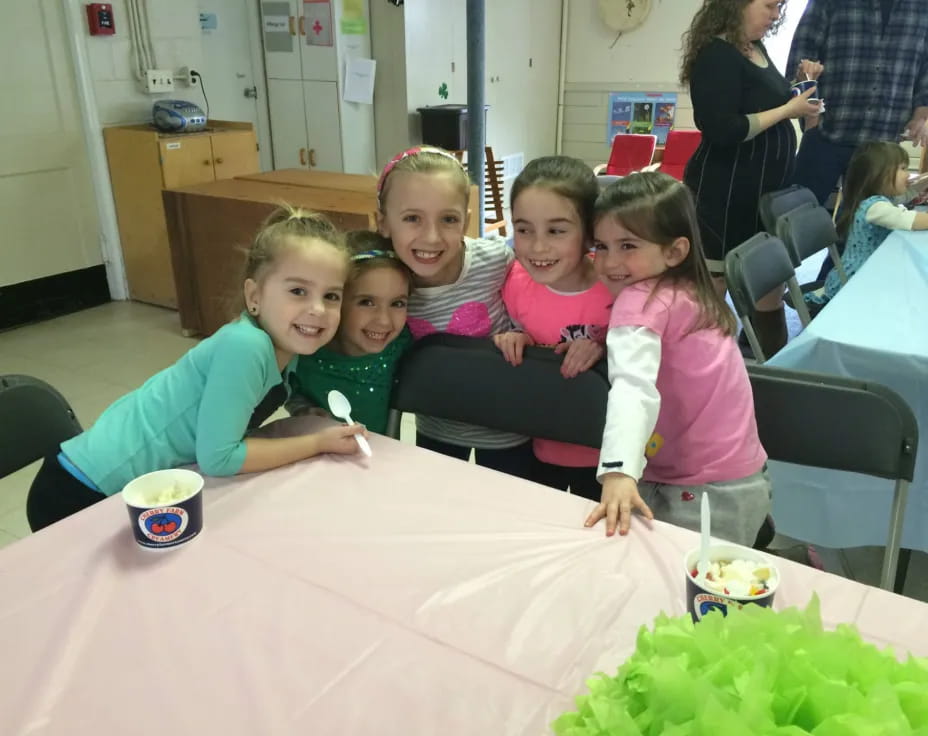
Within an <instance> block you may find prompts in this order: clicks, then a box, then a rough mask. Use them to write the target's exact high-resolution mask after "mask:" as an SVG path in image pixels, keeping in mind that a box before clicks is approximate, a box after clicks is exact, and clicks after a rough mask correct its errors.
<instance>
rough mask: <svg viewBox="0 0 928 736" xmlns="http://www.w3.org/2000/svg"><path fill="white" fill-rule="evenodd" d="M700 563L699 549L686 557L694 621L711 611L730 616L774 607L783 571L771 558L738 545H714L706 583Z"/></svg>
mask: <svg viewBox="0 0 928 736" xmlns="http://www.w3.org/2000/svg"><path fill="white" fill-rule="evenodd" d="M698 560H699V548H698V547H697V548H696V549H693V550H690V552H688V553H687V554H686V555H685V556H684V558H683V566H684V574H685V575H686V610H687V611H688V612H689V614H690V615H691V616H692V617H693V621H694V622H698V621H700V619H702V618H703V616H705V615H706V614H707V613H709V612H710V611H720V612H721V613H722V615H723V616H727V615H728V611H729V609H731V608H735V609H740V608H743V607H744V606H745V605H747V604H750V603H753V604H754V605H758V606H764V607H769V606H771V605H773V596H774V593H776V590H777V586H778V585H779V583H780V571H779V570H778V569H777V567H776V565H774V564H773V562H772V561H771V559H770V558H769V557H768V556H767V555H765V554H762V553H760V552H758V551H757V550H755V549H751V548H750V547H741V546H740V545H737V544H725V543H719V544H712V545H711V546H710V547H709V570H708V571H707V573H706V578H705V580H701V579H700V578H699V575H698V573H697V571H696V563H697V562H698Z"/></svg>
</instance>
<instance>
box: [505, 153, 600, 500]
mask: <svg viewBox="0 0 928 736" xmlns="http://www.w3.org/2000/svg"><path fill="white" fill-rule="evenodd" d="M598 194H599V185H598V184H597V183H596V176H595V175H594V174H593V170H592V169H591V168H590V167H589V166H587V165H586V164H585V163H583V162H582V161H580V160H579V159H575V158H568V157H567V156H545V157H543V158H537V159H535V160H534V161H531V162H530V163H529V165H528V166H526V167H525V169H524V170H523V171H522V173H521V174H519V176H518V177H517V178H516V180H515V183H514V184H513V185H512V192H511V194H510V197H509V201H510V202H511V204H512V224H513V227H514V228H515V248H514V249H515V253H516V263H515V264H513V267H512V269H511V270H510V271H509V275H508V276H507V278H506V283H505V284H504V285H503V302H504V303H505V305H506V311H507V312H509V317H510V319H512V322H513V324H514V325H515V326H516V330H517V331H513V332H504V333H502V334H498V335H495V336H494V337H493V340H494V342H495V343H496V345H497V347H499V349H500V350H502V352H503V355H504V356H505V358H506V360H508V361H509V362H510V363H512V364H513V365H519V363H521V362H522V351H523V348H524V347H525V346H526V345H541V346H546V347H552V348H554V351H555V352H556V353H560V354H563V355H564V362H563V364H562V366H561V374H562V375H563V376H564V379H565V380H570V379H571V378H573V377H574V376H576V375H577V374H578V373H580V372H581V371H585V370H587V369H588V368H590V367H591V366H592V365H594V364H595V363H596V362H597V361H599V360H600V359H601V358H602V357H603V353H604V348H603V340H604V338H605V334H606V326H607V325H608V323H609V308H610V307H611V306H612V299H613V297H612V294H611V293H610V292H609V289H607V288H606V286H605V285H604V284H603V283H602V282H601V281H600V280H599V279H598V278H597V276H596V270H595V269H594V267H593V261H592V260H591V259H590V257H589V250H590V246H591V244H592V222H593V205H594V204H595V203H596V197H597V195H598ZM532 450H533V452H534V454H535V459H536V462H535V465H534V468H533V471H532V476H531V477H532V480H534V481H536V482H537V483H543V484H545V485H547V486H551V487H552V488H558V489H560V490H562V491H566V490H568V488H569V489H570V491H571V492H572V493H575V494H577V495H580V496H583V497H585V498H589V499H591V500H594V501H598V500H599V498H600V495H601V493H600V492H601V489H600V486H599V481H598V480H597V479H596V467H597V464H598V462H599V450H596V449H593V448H591V447H582V446H580V445H571V444H567V443H565V442H554V441H553V440H545V439H535V440H533V441H532Z"/></svg>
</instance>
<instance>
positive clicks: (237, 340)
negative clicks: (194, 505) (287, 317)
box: [61, 315, 296, 496]
mask: <svg viewBox="0 0 928 736" xmlns="http://www.w3.org/2000/svg"><path fill="white" fill-rule="evenodd" d="M295 365H296V359H295V358H294V360H292V361H291V362H290V363H289V364H288V365H287V366H286V368H285V369H284V371H283V374H281V371H280V370H279V368H278V366H277V357H276V355H275V353H274V345H273V343H272V342H271V338H270V336H269V335H268V334H267V333H266V332H265V331H264V330H262V329H261V328H260V327H258V326H256V325H255V324H254V322H252V320H251V318H249V317H248V316H247V315H242V316H241V317H240V318H239V319H238V320H237V321H235V322H232V323H230V324H228V325H225V326H224V327H223V328H221V329H220V330H219V331H218V332H217V333H216V334H215V335H213V336H212V337H209V338H207V339H206V340H203V341H202V342H201V343H200V344H199V345H197V346H196V347H194V348H192V349H191V350H189V351H188V352H187V353H186V354H185V355H184V356H183V357H182V358H181V359H180V360H178V361H177V362H176V363H175V364H174V365H172V366H171V367H169V368H166V369H165V370H163V371H161V372H160V373H157V374H155V375H154V376H152V377H151V378H150V379H148V380H147V381H146V382H145V383H144V384H143V385H142V386H140V387H139V388H137V389H136V390H135V391H132V392H131V393H129V394H126V395H125V396H123V397H122V398H121V399H119V400H118V401H116V402H115V403H114V404H113V405H112V406H110V407H109V408H108V409H107V410H106V411H105V412H103V414H102V415H100V418H99V419H97V421H96V422H95V423H94V425H93V426H92V427H91V428H90V429H88V430H87V431H85V432H83V433H81V434H79V435H78V436H77V437H74V438H72V439H70V440H68V441H66V442H63V443H62V445H61V450H62V452H63V453H64V454H65V456H66V457H67V458H68V459H69V460H70V461H71V462H72V463H73V464H74V465H75V466H76V467H77V468H78V469H79V470H81V471H82V472H83V473H84V474H85V475H86V476H87V477H88V478H89V479H90V480H91V481H93V483H94V484H95V485H96V486H97V488H98V489H99V490H100V491H101V492H102V493H104V494H105V495H107V496H111V495H113V494H114V493H118V492H119V491H120V490H122V488H123V486H124V485H125V484H126V483H128V482H129V481H130V480H132V479H133V478H136V477H138V476H139V475H142V474H144V473H149V472H152V471H154V470H161V469H164V468H173V467H177V466H178V465H187V464H190V463H194V462H195V463H197V464H198V465H199V466H200V469H201V470H202V471H203V472H204V473H206V474H207V475H234V474H235V473H237V472H239V470H241V467H242V464H243V463H244V462H245V453H246V447H245V441H244V438H245V432H246V431H247V429H248V423H249V420H250V419H251V416H252V413H253V412H254V410H255V408H256V407H257V406H258V404H259V403H260V402H261V400H262V399H263V398H264V397H265V396H266V395H267V393H268V392H269V391H270V390H271V389H272V388H273V387H274V386H277V385H278V384H280V383H284V385H285V386H286V387H287V390H288V391H289V386H288V382H287V381H286V380H285V378H286V377H287V376H288V374H289V373H290V372H291V371H292V370H293V368H294V367H295Z"/></svg>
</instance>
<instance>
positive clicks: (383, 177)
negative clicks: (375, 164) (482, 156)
mask: <svg viewBox="0 0 928 736" xmlns="http://www.w3.org/2000/svg"><path fill="white" fill-rule="evenodd" d="M420 153H437V154H438V155H439V156H444V157H445V158H450V159H451V160H452V161H454V162H455V163H456V164H457V165H458V166H460V167H461V168H462V169H464V164H462V163H461V162H460V161H459V160H458V157H457V156H455V155H454V154H452V153H448V152H447V151H446V150H444V149H443V148H436V147H435V146H413V147H412V148H407V149H406V150H405V151H403V152H402V153H398V154H396V155H395V156H394V157H393V158H391V159H390V161H389V162H388V163H387V165H386V166H384V167H383V172H382V173H381V174H380V178H379V179H378V180H377V199H378V200H379V199H380V195H381V193H382V192H383V185H384V183H385V182H386V181H387V176H388V175H389V173H390V172H391V171H393V168H394V167H395V166H396V165H397V164H398V163H399V162H400V161H402V160H403V159H404V158H409V157H410V156H418V155H419V154H420ZM465 171H466V169H465Z"/></svg>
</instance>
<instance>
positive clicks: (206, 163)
mask: <svg viewBox="0 0 928 736" xmlns="http://www.w3.org/2000/svg"><path fill="white" fill-rule="evenodd" d="M211 163H213V162H212V161H210V160H209V159H208V158H207V159H204V161H203V165H204V166H209V165H210V164H211Z"/></svg>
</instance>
